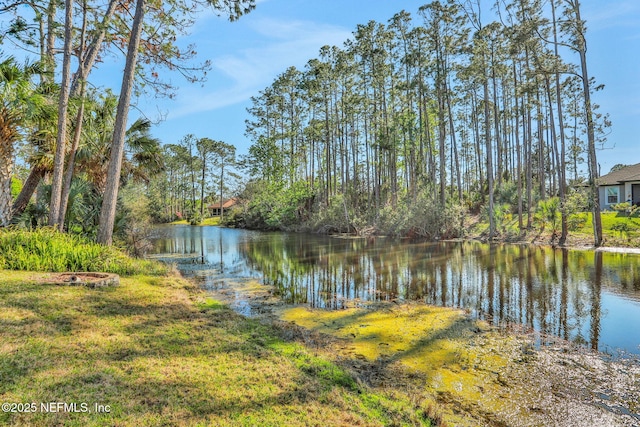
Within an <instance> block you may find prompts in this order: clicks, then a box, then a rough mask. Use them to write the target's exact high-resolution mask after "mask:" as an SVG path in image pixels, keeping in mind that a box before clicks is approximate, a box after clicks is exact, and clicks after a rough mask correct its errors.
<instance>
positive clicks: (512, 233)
mask: <svg viewBox="0 0 640 427" xmlns="http://www.w3.org/2000/svg"><path fill="white" fill-rule="evenodd" d="M526 221H527V218H526V216H525V217H524V224H525V225H526ZM572 221H573V222H574V223H575V224H576V225H575V226H574V227H572V228H571V222H572ZM569 223H570V229H569V239H568V244H569V245H570V246H571V245H573V246H585V245H587V246H588V245H593V221H592V217H591V214H590V213H587V212H582V213H577V214H573V215H571V216H570V219H569ZM560 227H561V225H560V216H559V215H558V218H557V221H556V234H557V235H558V236H559V234H560ZM497 228H498V232H499V234H500V238H502V239H504V240H506V241H515V240H519V241H537V242H541V243H545V242H547V243H551V233H552V231H553V227H552V225H551V224H549V223H547V224H545V226H544V229H542V228H541V227H540V224H539V222H538V221H535V220H534V223H533V228H532V229H531V230H529V231H527V232H526V233H524V234H523V233H522V232H521V231H520V229H519V226H518V217H517V215H513V214H507V215H506V216H505V218H504V219H503V221H502V222H501V223H500V224H499V225H498V227H497ZM488 232H489V223H488V222H485V221H472V222H471V224H470V227H469V234H470V235H471V236H486V235H487V234H488ZM602 235H603V239H604V246H611V247H616V246H622V247H640V217H638V216H637V215H634V216H631V217H628V216H626V215H624V214H622V213H619V212H603V213H602Z"/></svg>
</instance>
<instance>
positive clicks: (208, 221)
mask: <svg viewBox="0 0 640 427" xmlns="http://www.w3.org/2000/svg"><path fill="white" fill-rule="evenodd" d="M170 224H171V225H189V221H187V220H186V219H182V220H180V221H173V222H171V223H170ZM198 225H202V226H204V225H220V217H219V216H213V217H210V218H205V219H203V220H202V221H201V222H200V224H198Z"/></svg>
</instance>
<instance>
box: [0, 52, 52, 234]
mask: <svg viewBox="0 0 640 427" xmlns="http://www.w3.org/2000/svg"><path fill="white" fill-rule="evenodd" d="M41 73H42V69H41V67H40V65H39V64H38V63H35V64H26V65H24V66H19V65H18V64H17V63H16V61H15V59H14V58H12V57H9V58H6V59H5V60H3V61H2V62H0V98H1V100H2V101H0V227H5V226H7V225H8V224H9V222H10V221H11V217H12V213H11V176H12V170H13V162H14V144H15V143H16V142H17V141H18V139H19V138H20V134H21V130H22V129H24V128H26V127H27V126H28V122H29V119H30V118H33V117H35V116H36V115H37V114H38V112H39V111H40V110H41V107H42V106H43V105H44V97H43V96H42V95H41V94H39V93H38V91H37V87H36V85H35V84H34V83H33V81H32V79H31V78H32V77H33V76H34V75H39V74H41Z"/></svg>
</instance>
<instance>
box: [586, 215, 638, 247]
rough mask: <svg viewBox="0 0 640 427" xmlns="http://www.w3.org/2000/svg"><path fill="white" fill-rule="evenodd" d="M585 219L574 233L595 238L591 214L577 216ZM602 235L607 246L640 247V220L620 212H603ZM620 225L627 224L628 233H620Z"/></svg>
mask: <svg viewBox="0 0 640 427" xmlns="http://www.w3.org/2000/svg"><path fill="white" fill-rule="evenodd" d="M576 215H577V216H580V217H581V218H583V219H584V222H583V225H582V227H580V228H578V229H577V230H575V231H574V233H576V234H582V235H584V236H593V218H592V215H591V214H590V213H579V214H576ZM601 218H602V235H603V238H604V241H605V244H606V245H607V246H617V245H620V246H640V218H639V217H638V216H631V217H628V216H626V215H624V214H622V213H620V212H603V213H602V215H601ZM620 224H626V226H625V227H624V228H627V229H628V232H625V233H620V232H619V231H617V230H616V228H618V227H619V225H620Z"/></svg>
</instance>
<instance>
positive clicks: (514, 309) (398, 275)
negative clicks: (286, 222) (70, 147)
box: [154, 226, 640, 355]
mask: <svg viewBox="0 0 640 427" xmlns="http://www.w3.org/2000/svg"><path fill="white" fill-rule="evenodd" d="M154 251H155V256H156V257H158V258H161V259H169V260H173V261H174V262H177V263H178V268H179V269H180V270H181V271H182V272H183V274H185V275H186V276H191V277H197V278H199V280H200V281H201V283H202V285H203V286H204V287H205V288H206V289H210V290H212V291H213V290H216V289H223V288H229V287H233V286H234V283H238V281H239V280H242V279H257V280H258V281H260V282H261V283H263V284H265V285H267V286H270V287H272V289H273V292H274V293H275V294H276V295H277V296H278V297H279V298H280V299H281V300H282V301H284V302H285V303H287V304H307V305H309V306H310V307H315V308H325V309H341V308H344V307H347V306H353V305H366V304H370V303H373V302H377V301H397V302H399V303H400V302H402V301H407V300H412V301H421V302H424V303H427V304H431V305H438V306H446V307H457V308H462V309H465V310H467V311H468V312H469V313H470V315H471V316H473V317H475V318H479V319H483V320H486V321H487V322H489V323H490V324H492V325H495V326H498V327H502V328H510V327H518V328H524V329H525V330H528V331H536V332H539V333H540V336H541V337H559V338H561V339H564V340H569V341H572V342H575V343H578V344H581V345H584V346H588V347H590V348H593V349H597V350H600V351H604V352H607V353H610V354H615V355H619V354H625V353H631V354H636V355H637V354H640V327H638V325H640V255H635V254H622V253H602V252H594V251H577V250H566V249H552V248H548V247H541V246H532V245H487V244H483V243H478V242H437V243H431V242H413V241H404V240H394V239H387V238H357V239H355V238H353V239H352V238H336V237H330V236H318V235H309V234H292V233H266V232H256V231H248V230H235V229H226V228H219V227H192V226H163V227H159V228H158V229H157V235H156V236H155V238H154ZM241 299H242V297H240V300H241ZM237 307H238V308H239V309H240V311H244V313H245V314H251V313H250V310H251V309H250V307H248V305H247V304H244V305H243V302H242V301H238V304H237ZM545 339H546V338H541V339H540V342H542V343H543V342H544V341H545Z"/></svg>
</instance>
